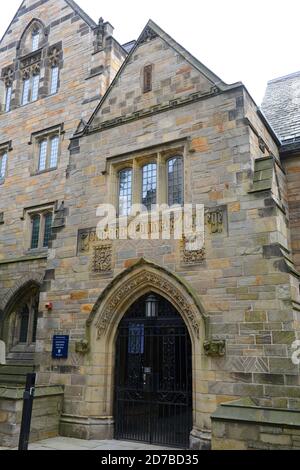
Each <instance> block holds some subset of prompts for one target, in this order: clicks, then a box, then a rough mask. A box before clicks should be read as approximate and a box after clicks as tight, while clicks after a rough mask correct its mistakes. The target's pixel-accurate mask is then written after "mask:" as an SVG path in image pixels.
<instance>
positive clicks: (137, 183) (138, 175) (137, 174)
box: [132, 158, 142, 204]
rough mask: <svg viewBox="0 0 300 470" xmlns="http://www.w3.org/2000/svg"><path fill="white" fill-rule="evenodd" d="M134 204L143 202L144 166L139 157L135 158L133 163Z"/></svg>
mask: <svg viewBox="0 0 300 470" xmlns="http://www.w3.org/2000/svg"><path fill="white" fill-rule="evenodd" d="M132 171H133V172H132V204H141V203H142V167H141V165H139V163H138V161H137V159H136V158H135V159H134V160H133V165H132Z"/></svg>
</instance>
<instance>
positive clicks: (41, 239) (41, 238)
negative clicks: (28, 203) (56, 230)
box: [39, 212, 46, 249]
mask: <svg viewBox="0 0 300 470" xmlns="http://www.w3.org/2000/svg"><path fill="white" fill-rule="evenodd" d="M45 215H46V214H45V213H44V212H41V213H40V233H39V249H41V248H43V245H44V233H45Z"/></svg>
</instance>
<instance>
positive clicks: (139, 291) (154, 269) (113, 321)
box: [85, 259, 208, 440]
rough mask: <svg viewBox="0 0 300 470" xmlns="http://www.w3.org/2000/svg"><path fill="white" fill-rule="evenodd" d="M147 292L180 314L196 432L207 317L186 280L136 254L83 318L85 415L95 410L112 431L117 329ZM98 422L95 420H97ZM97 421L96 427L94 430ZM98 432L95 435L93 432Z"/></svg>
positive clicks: (200, 427)
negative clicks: (187, 341) (189, 362)
mask: <svg viewBox="0 0 300 470" xmlns="http://www.w3.org/2000/svg"><path fill="white" fill-rule="evenodd" d="M148 292H153V293H156V294H158V295H160V296H162V297H164V298H165V299H166V300H168V301H169V302H170V304H172V305H173V306H174V308H175V309H176V310H177V312H178V313H179V314H180V315H181V317H182V319H183V321H184V322H185V325H186V327H187V329H188V332H189V335H190V338H191V343H192V375H193V379H192V380H193V426H194V428H193V431H192V435H195V436H197V438H198V437H199V435H202V434H203V431H204V434H203V435H204V440H205V439H207V438H208V434H205V429H204V428H205V425H204V422H203V420H202V419H201V418H202V417H201V414H200V413H197V400H198V398H199V395H200V393H201V381H202V380H203V379H202V371H204V370H207V368H208V359H207V357H206V356H205V354H204V350H203V343H204V341H205V337H206V334H207V331H206V330H207V317H206V315H205V314H204V310H203V308H202V306H201V303H200V302H199V300H198V299H197V297H196V295H195V294H194V293H193V291H192V290H191V289H190V288H189V287H188V286H187V284H186V283H185V282H184V281H183V280H182V279H180V278H179V277H177V276H176V275H174V274H173V273H171V272H169V271H168V270H166V269H165V268H162V267H160V266H158V265H155V264H153V263H151V262H148V261H146V260H144V259H141V260H140V261H139V262H138V263H137V264H135V265H134V266H132V267H131V268H129V269H127V270H126V271H124V272H123V273H121V274H120V275H119V276H117V277H116V278H115V279H114V281H113V282H112V283H111V284H110V285H109V286H108V287H107V288H106V289H105V291H104V292H103V293H102V295H101V296H100V298H99V299H98V301H97V302H96V304H95V306H94V308H93V311H92V313H91V315H90V318H89V320H88V322H87V327H88V328H87V329H88V340H89V344H90V351H89V354H88V357H87V362H88V367H87V373H88V374H89V376H90V380H89V381H90V385H89V386H88V387H87V390H86V397H85V401H86V402H89V403H87V404H86V408H85V415H86V416H91V415H93V416H101V419H100V421H101V429H102V431H103V424H106V425H109V428H110V432H107V428H106V431H105V432H104V433H102V435H103V436H105V437H107V436H108V435H109V436H111V437H112V435H113V419H114V416H113V413H114V411H113V410H114V373H115V370H114V369H115V347H116V338H117V330H118V326H119V324H120V321H121V320H122V318H123V316H124V315H125V313H126V312H127V311H128V309H129V308H130V307H131V305H133V303H134V302H135V301H136V300H137V299H139V298H140V297H141V296H143V295H144V294H147V293H148ZM98 424H99V423H98ZM99 429H100V428H99V427H98V431H99ZM97 435H98V437H99V436H100V434H99V432H98V434H97Z"/></svg>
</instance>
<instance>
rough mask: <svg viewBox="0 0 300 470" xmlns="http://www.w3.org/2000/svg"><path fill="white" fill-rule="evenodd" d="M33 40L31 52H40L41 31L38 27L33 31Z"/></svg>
mask: <svg viewBox="0 0 300 470" xmlns="http://www.w3.org/2000/svg"><path fill="white" fill-rule="evenodd" d="M31 39H32V43H31V46H32V47H31V51H32V52H35V51H37V50H38V48H39V42H40V30H39V28H38V27H36V28H34V29H33V30H32V34H31Z"/></svg>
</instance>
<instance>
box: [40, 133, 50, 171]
mask: <svg viewBox="0 0 300 470" xmlns="http://www.w3.org/2000/svg"><path fill="white" fill-rule="evenodd" d="M47 147H48V141H47V140H42V141H41V142H40V155H39V171H43V170H45V169H46V163H47Z"/></svg>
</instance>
